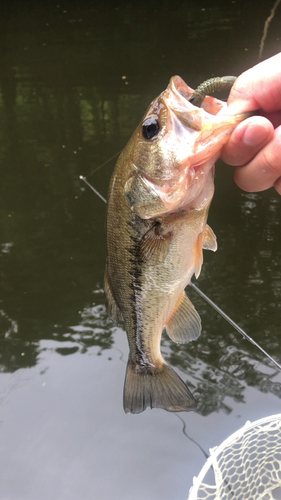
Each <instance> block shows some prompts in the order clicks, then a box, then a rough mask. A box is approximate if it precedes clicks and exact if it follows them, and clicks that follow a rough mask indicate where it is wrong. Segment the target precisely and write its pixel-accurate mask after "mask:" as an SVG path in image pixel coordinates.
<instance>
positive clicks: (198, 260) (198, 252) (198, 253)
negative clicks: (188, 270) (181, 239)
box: [194, 233, 203, 279]
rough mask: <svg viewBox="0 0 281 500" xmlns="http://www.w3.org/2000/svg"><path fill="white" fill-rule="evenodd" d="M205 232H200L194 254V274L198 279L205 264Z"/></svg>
mask: <svg viewBox="0 0 281 500" xmlns="http://www.w3.org/2000/svg"><path fill="white" fill-rule="evenodd" d="M202 248H203V234H202V233H201V234H199V236H198V238H197V242H196V246H195V255H194V274H195V277H196V279H197V278H198V276H199V275H200V273H201V267H202V264H203V250H202Z"/></svg>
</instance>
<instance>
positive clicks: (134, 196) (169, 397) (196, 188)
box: [105, 76, 248, 413]
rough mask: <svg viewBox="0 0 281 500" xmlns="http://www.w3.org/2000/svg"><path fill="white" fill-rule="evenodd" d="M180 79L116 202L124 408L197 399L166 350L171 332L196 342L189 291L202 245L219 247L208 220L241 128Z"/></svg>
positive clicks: (112, 190)
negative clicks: (230, 144)
mask: <svg viewBox="0 0 281 500" xmlns="http://www.w3.org/2000/svg"><path fill="white" fill-rule="evenodd" d="M192 93H193V90H192V89H191V88H190V87H188V85H186V84H185V82H184V81H183V80H182V79H181V78H180V77H178V76H176V77H173V78H172V79H171V80H170V83H169V85H168V87H167V89H166V90H165V91H164V92H162V93H161V94H160V96H159V97H158V98H156V99H155V100H154V101H153V102H152V104H151V105H150V107H149V108H148V111H147V112H146V114H145V116H144V118H143V120H142V121H141V123H140V125H139V126H138V127H137V129H136V131H135V133H134V134H133V136H132V138H131V139H130V141H129V143H128V144H127V146H126V147H125V149H124V150H123V152H122V153H121V155H120V157H119V159H118V161H117V164H116V166H115V169H114V172H113V174H112V177H111V182H110V187H109V193H108V203H107V223H106V232H107V265H106V273H105V294H106V303H107V310H108V313H109V315H110V316H111V317H112V319H113V320H114V321H115V323H119V322H120V320H121V318H122V319H123V321H124V325H125V330H126V333H127V337H128V342H129V348H130V353H129V359H128V364H127V371H126V377H125V384H124V398H123V403H124V410H125V412H126V413H140V412H142V411H143V410H145V409H146V408H147V407H151V408H155V407H156V408H163V409H165V410H167V411H190V410H194V409H195V408H196V402H195V399H194V397H193V396H192V394H191V392H190V390H189V389H188V387H187V386H186V384H185V383H184V382H183V381H182V380H181V378H180V377H179V376H178V375H177V374H176V373H175V371H174V370H173V369H172V368H171V367H170V366H168V365H167V364H166V363H165V360H164V359H163V357H162V354H161V350H160V343H161V336H162V331H163V329H164V328H166V331H167V334H168V335H169V336H170V338H171V339H172V340H173V341H174V342H177V343H186V342H190V341H192V340H196V338H198V336H199V335H200V332H201V321H200V317H199V315H198V313H197V312H196V310H195V308H194V306H193V305H192V303H191V302H190V300H189V299H188V297H187V295H186V294H185V291H184V289H185V287H186V286H187V285H188V283H189V282H190V280H191V277H192V275H193V274H195V276H196V277H198V276H199V274H200V270H201V266H202V262H203V248H206V249H209V250H213V251H215V250H216V248H217V245H216V238H215V235H214V233H213V232H212V230H211V228H209V226H208V225H207V216H208V210H209V206H210V203H211V200H212V197H213V193H214V164H215V161H216V159H217V158H218V156H219V152H220V149H221V147H222V146H223V144H224V143H225V142H226V141H227V139H228V137H229V135H230V133H231V132H232V130H233V129H234V127H235V126H236V125H237V124H238V123H240V122H241V121H242V120H243V119H245V118H246V117H247V116H248V115H247V114H243V115H238V116H227V115H224V114H223V110H224V104H223V103H222V102H221V101H218V100H217V99H214V98H213V97H209V96H207V97H205V99H204V103H203V105H202V108H198V107H196V106H194V105H193V104H192V103H191V102H189V100H188V97H190V96H191V95H192Z"/></svg>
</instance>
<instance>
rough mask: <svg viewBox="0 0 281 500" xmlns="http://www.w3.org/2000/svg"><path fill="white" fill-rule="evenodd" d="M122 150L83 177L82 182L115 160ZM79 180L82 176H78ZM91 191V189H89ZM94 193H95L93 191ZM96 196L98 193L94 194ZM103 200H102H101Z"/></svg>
mask: <svg viewBox="0 0 281 500" xmlns="http://www.w3.org/2000/svg"><path fill="white" fill-rule="evenodd" d="M121 151H122V149H121V150H120V151H118V153H115V155H113V156H111V158H108V160H106V161H105V162H104V163H102V164H101V165H99V166H98V167H97V168H95V169H94V170H93V171H92V172H90V173H89V174H88V175H87V176H86V177H83V180H84V179H86V178H87V177H90V175H93V174H94V173H95V172H97V171H98V170H99V169H100V168H101V167H104V165H106V164H107V163H109V162H110V161H111V160H113V158H116V156H118V155H119V154H120V153H121ZM80 179H82V175H80ZM90 187H91V186H90ZM91 189H93V188H92V187H91ZM94 192H95V193H96V191H94ZM96 194H98V193H96ZM102 199H103V198H102Z"/></svg>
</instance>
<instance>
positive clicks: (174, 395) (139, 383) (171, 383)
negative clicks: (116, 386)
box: [124, 360, 196, 413]
mask: <svg viewBox="0 0 281 500" xmlns="http://www.w3.org/2000/svg"><path fill="white" fill-rule="evenodd" d="M148 406H150V408H163V410H167V411H191V410H195V409H196V401H195V399H194V397H193V396H192V394H191V392H190V390H189V389H188V388H187V387H186V385H185V383H184V382H183V381H182V379H181V378H180V377H179V376H178V375H177V374H176V372H174V370H173V369H172V368H171V367H170V366H168V365H166V363H164V364H163V366H162V369H161V370H157V371H155V372H153V371H152V370H149V369H146V370H142V371H139V370H136V369H135V365H133V364H132V363H131V362H130V360H129V361H128V364H127V372H126V378H125V385H124V410H125V413H141V412H142V411H144V410H145V409H146V408H147V407H148Z"/></svg>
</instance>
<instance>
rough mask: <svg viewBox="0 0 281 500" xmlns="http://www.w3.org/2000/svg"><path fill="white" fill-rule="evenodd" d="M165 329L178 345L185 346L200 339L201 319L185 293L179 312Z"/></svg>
mask: <svg viewBox="0 0 281 500" xmlns="http://www.w3.org/2000/svg"><path fill="white" fill-rule="evenodd" d="M165 327H166V331H167V334H168V335H169V337H170V339H171V340H173V341H174V342H176V343H178V344H185V343H187V342H190V341H191V340H195V339H197V338H198V337H199V335H200V333H201V319H200V316H199V314H198V312H197V311H196V309H195V307H194V305H193V304H192V302H191V301H190V300H189V298H188V297H187V295H186V293H185V292H184V291H183V293H182V296H181V299H180V302H179V305H178V308H177V310H176V311H175V313H174V315H173V316H172V317H171V319H170V320H169V322H168V323H167V324H166V325H165Z"/></svg>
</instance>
